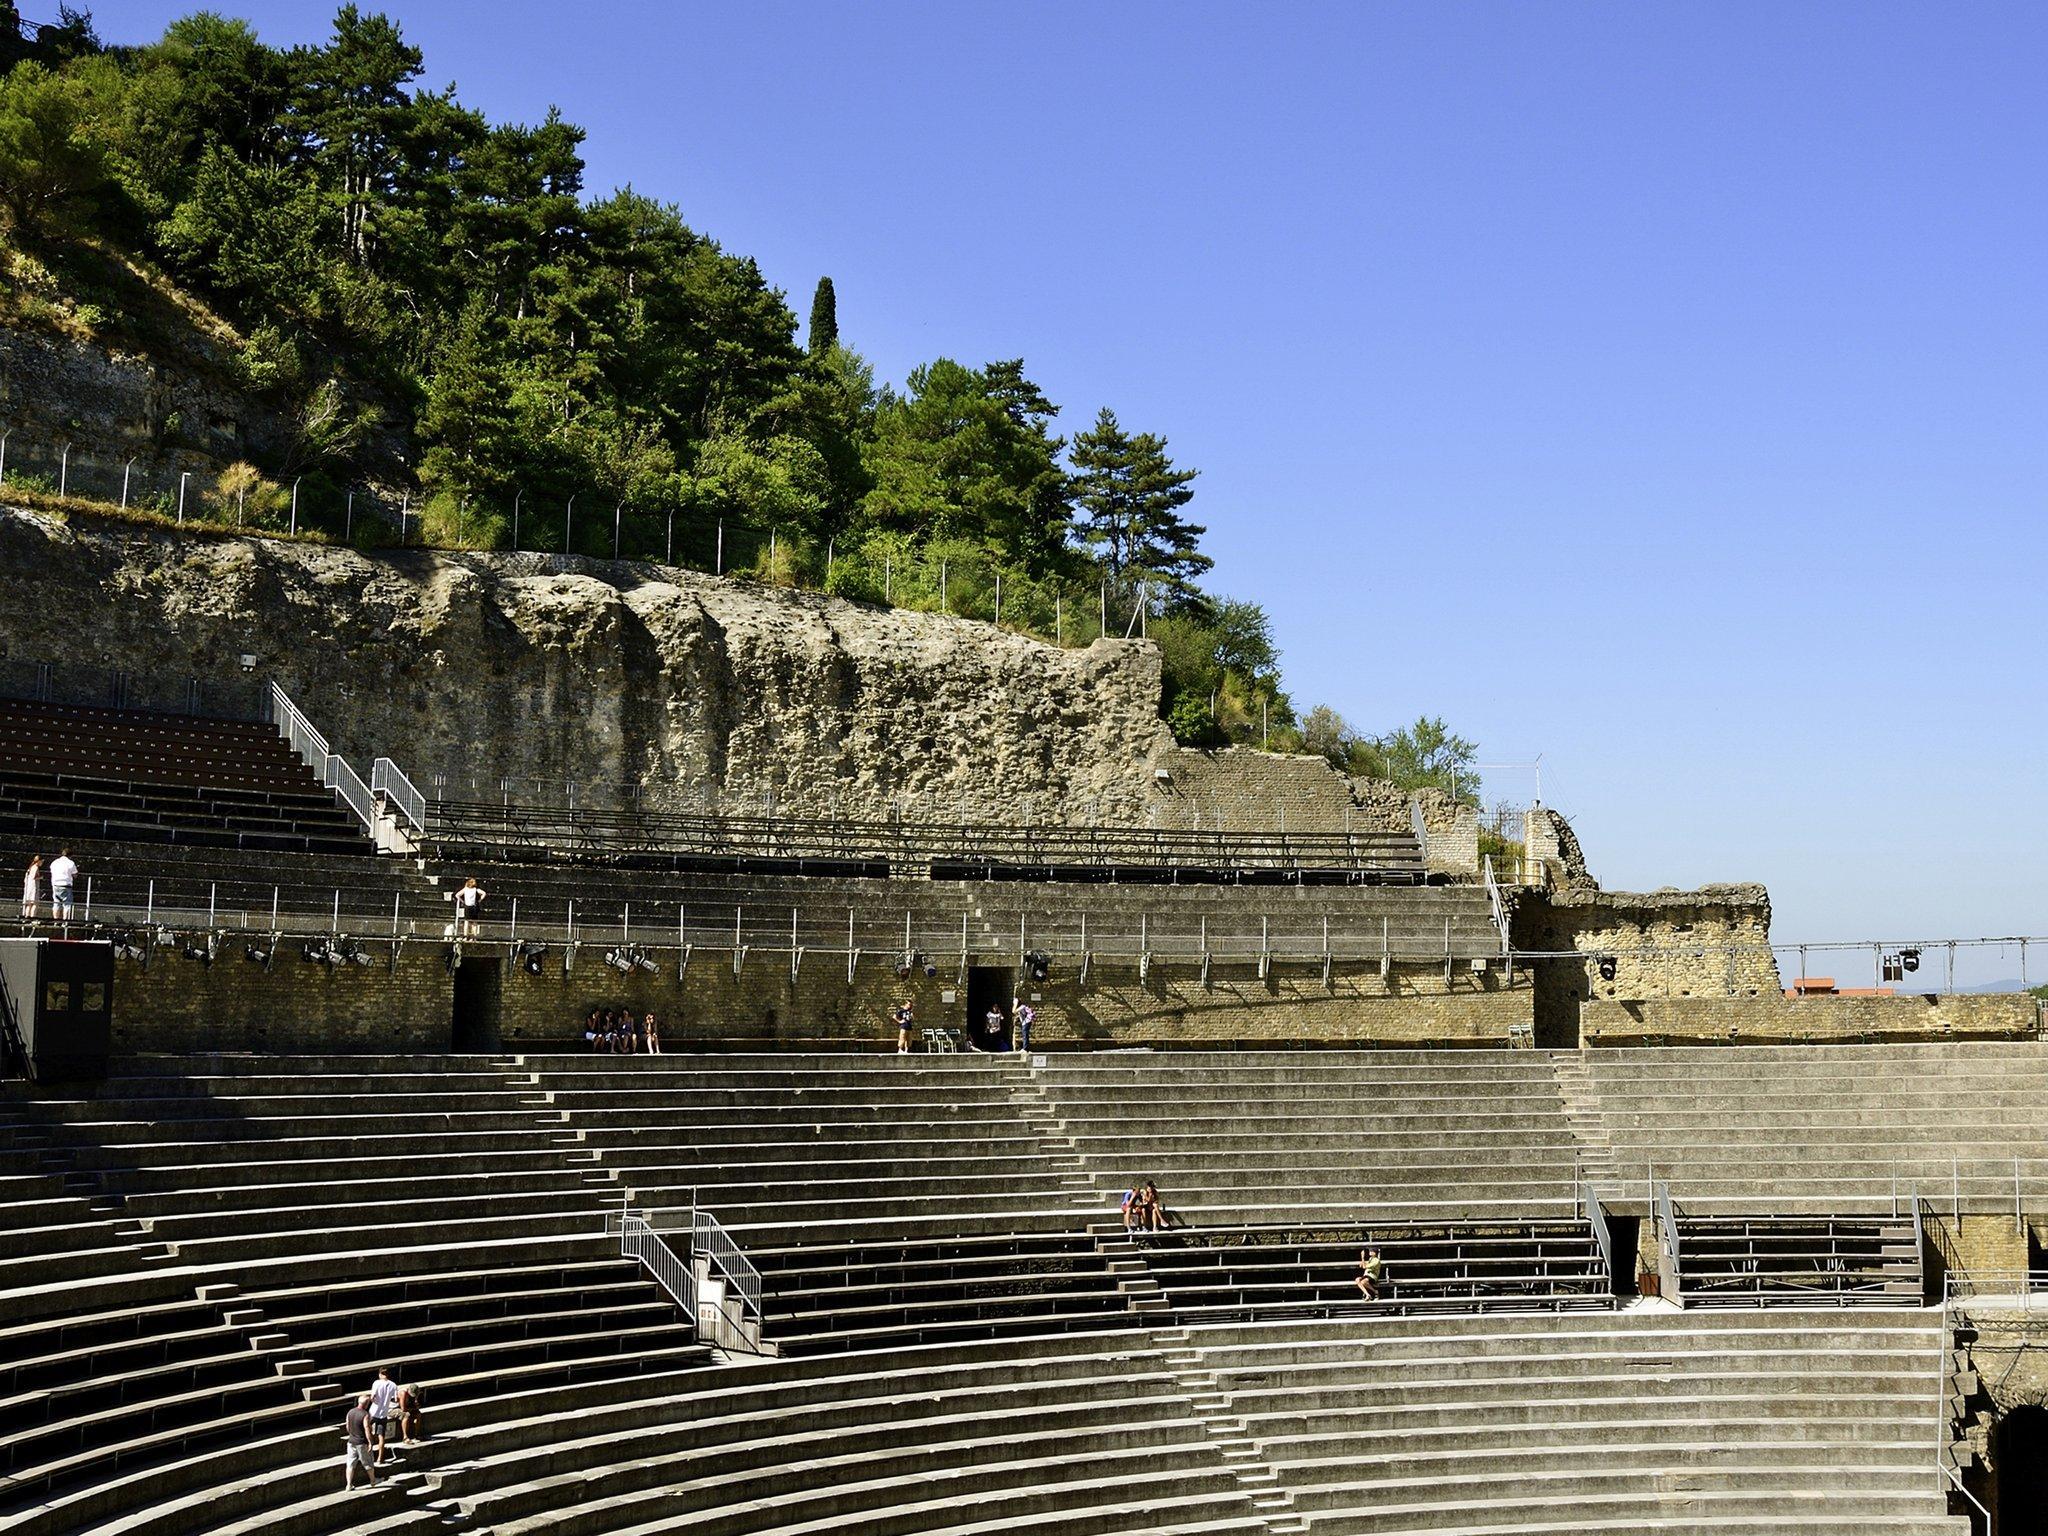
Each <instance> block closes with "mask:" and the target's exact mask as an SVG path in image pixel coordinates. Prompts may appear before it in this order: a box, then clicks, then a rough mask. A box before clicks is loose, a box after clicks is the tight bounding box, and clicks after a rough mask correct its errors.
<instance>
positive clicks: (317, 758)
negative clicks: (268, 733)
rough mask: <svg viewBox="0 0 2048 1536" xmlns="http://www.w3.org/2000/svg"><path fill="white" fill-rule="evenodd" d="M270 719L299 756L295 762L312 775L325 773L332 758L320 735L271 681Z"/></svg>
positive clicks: (289, 696)
mask: <svg viewBox="0 0 2048 1536" xmlns="http://www.w3.org/2000/svg"><path fill="white" fill-rule="evenodd" d="M270 718H271V722H272V723H273V724H274V725H276V727H277V733H278V735H280V736H282V737H283V738H284V739H285V741H286V742H287V743H288V744H289V745H290V746H291V749H292V750H293V751H294V752H296V753H298V754H299V760H300V761H301V762H303V763H304V764H305V765H306V766H307V767H308V768H310V769H312V770H313V771H314V772H315V773H319V774H324V773H325V772H326V771H327V759H328V758H329V757H330V756H331V755H332V751H331V749H330V748H329V747H328V745H327V738H326V737H325V736H323V735H322V734H321V733H320V732H319V731H318V730H317V729H316V728H315V727H314V725H313V722H312V721H310V720H308V719H307V718H306V716H305V712H304V711H303V710H301V709H300V708H299V706H298V705H296V704H294V703H293V702H292V700H291V695H290V694H288V693H286V692H285V691H284V689H283V688H281V687H279V686H278V685H277V684H276V683H275V682H273V683H272V684H271V685H270Z"/></svg>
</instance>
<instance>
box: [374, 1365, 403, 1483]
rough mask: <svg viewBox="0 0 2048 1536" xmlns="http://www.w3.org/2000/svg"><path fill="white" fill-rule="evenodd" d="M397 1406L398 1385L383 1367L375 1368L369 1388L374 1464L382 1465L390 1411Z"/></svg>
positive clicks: (387, 1438) (387, 1437) (389, 1425)
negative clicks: (375, 1378) (374, 1378)
mask: <svg viewBox="0 0 2048 1536" xmlns="http://www.w3.org/2000/svg"><path fill="white" fill-rule="evenodd" d="M397 1406H398V1383H397V1382H395V1381H393V1380H392V1379H391V1372H390V1370H389V1369H388V1368H386V1367H384V1366H381V1365H380V1366H378V1367H377V1380H376V1381H375V1382H374V1383H373V1384H372V1385H371V1387H370V1443H371V1444H372V1445H373V1446H375V1447H376V1451H377V1456H376V1464H377V1465H378V1466H380V1467H381V1466H382V1465H383V1464H384V1444H385V1442H386V1441H387V1440H389V1439H390V1438H391V1415H392V1410H393V1409H395V1408H396V1407H397Z"/></svg>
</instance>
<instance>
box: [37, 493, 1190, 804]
mask: <svg viewBox="0 0 2048 1536" xmlns="http://www.w3.org/2000/svg"><path fill="white" fill-rule="evenodd" d="M0 569H4V570H5V571H6V572H7V574H8V577H9V591H10V593H11V594H13V595H12V596H11V597H10V598H8V599H5V600H0V664H6V663H12V664H15V665H14V668H13V670H16V671H18V670H19V668H20V664H23V663H27V662H31V661H46V660H56V661H59V662H72V663H76V664H77V665H78V666H79V667H80V668H95V667H96V668H120V669H124V670H127V671H130V672H133V673H135V674H137V675H138V676H139V677H142V678H162V677H165V676H172V677H176V678H178V679H183V678H184V677H187V676H191V677H197V678H199V679H201V680H202V682H203V683H205V684H207V685H209V686H212V685H220V686H233V687H236V688H240V689H242V690H243V691H244V692H252V691H253V690H252V688H251V686H250V685H251V684H253V683H254V682H256V681H259V680H262V679H267V678H272V677H274V678H276V679H277V680H278V681H279V682H280V683H281V684H283V686H284V687H285V689H286V690H287V691H288V692H289V693H290V694H291V695H292V697H293V698H294V699H295V700H296V701H297V703H298V704H299V705H300V707H301V708H302V709H304V710H305V711H306V713H307V715H308V716H309V717H310V718H311V719H312V720H313V722H314V723H315V724H316V725H318V726H319V727H320V728H321V730H322V731H324V732H325V733H326V734H327V736H328V738H329V740H330V742H331V744H332V745H333V747H334V750H336V751H337V752H340V753H341V754H342V755H343V756H344V757H346V758H348V759H349V761H350V762H351V764H353V765H354V766H355V767H356V769H357V770H358V771H359V772H363V773H364V774H365V775H366V776H367V772H368V769H369V765H370V762H371V760H372V759H373V758H375V757H377V756H380V755H388V756H390V757H392V758H394V759H396V760H397V761H398V762H399V764H400V765H401V766H402V767H403V768H404V769H405V770H406V771H407V773H408V774H410V775H411V777H412V778H413V780H414V782H415V783H416V784H418V785H419V786H420V787H421V789H422V790H430V789H431V785H432V781H433V779H434V777H435V776H436V775H441V776H444V777H445V779H446V780H447V781H448V790H447V792H448V793H449V794H450V795H451V796H452V795H456V794H458V793H471V794H477V795H481V796H484V797H486V798H491V799H495V798H498V796H499V794H500V787H499V786H500V781H501V780H510V781H511V793H513V794H514V795H515V796H516V797H518V798H522V799H529V800H531V799H535V798H546V799H550V800H556V801H559V800H560V798H561V797H562V796H563V795H564V794H565V793H566V790H565V786H566V785H567V784H568V783H570V782H572V781H573V782H574V783H575V784H576V785H577V787H578V795H579V798H580V799H581V800H582V801H584V802H586V803H618V802H620V801H622V800H623V799H625V798H627V797H628V796H629V795H630V794H631V793H632V792H634V791H636V790H637V791H638V792H639V793H640V794H641V795H643V796H644V801H645V803H646V804H648V805H649V806H651V807H657V808H662V809H671V810H686V811H716V812H724V813H730V814H759V813H763V812H766V811H768V810H770V809H771V808H772V809H773V810H775V811H776V812H778V813H784V814H806V815H820V816H828V815H835V814H836V815H845V816H864V817H872V818H881V817H886V816H888V815H890V814H892V813H900V814H902V815H905V816H908V817H914V818H929V819H933V820H939V821H960V820H965V821H992V822H999V823H1030V822H1046V821H1067V822H1072V821H1083V820H1089V819H1098V818H1099V819H1100V820H1102V821H1105V822H1109V823H1111V824H1122V825H1144V824H1145V822H1146V819H1147V811H1148V808H1149V805H1150V803H1151V800H1152V797H1153V793H1154V791H1153V787H1152V786H1153V783H1154V778H1153V772H1152V769H1153V765H1154V764H1155V763H1156V762H1158V761H1159V760H1160V759H1161V758H1162V757H1163V756H1165V755H1166V754H1168V753H1170V752H1171V751H1172V750H1173V744H1172V739H1171V737H1170V735H1169V734H1168V732H1167V730H1166V727H1165V725H1164V723H1163V722H1162V721H1161V720H1160V719H1159V717H1158V710H1157V699H1158V694H1159V654H1158V651H1157V648H1156V647H1154V646H1153V645H1151V644H1150V643H1149V642H1136V641H1131V642H1125V641H1098V642H1097V643H1096V644H1094V645H1092V646H1090V647H1089V648H1087V649H1086V650H1062V649H1058V648H1056V647H1053V646H1049V645H1044V644H1041V643H1039V642H1037V641H1034V640H1030V639H1027V638H1025V637H1023V636H1020V635H1015V634H1009V633H1005V632H1003V631H999V630H997V629H996V628H994V627H993V626H991V625H987V624H974V623H965V622H962V621H959V620H956V619H948V618H944V617H940V616H937V615H931V614H919V613H909V612H904V611H901V610H882V609H874V608H867V607H863V606H860V605H856V604H852V603H847V602H843V601H840V600H837V599H833V598H827V597H824V596H822V595H820V594H816V593H809V592H792V591H784V590H780V589H775V588H767V587H762V586H758V585H755V584H752V583H747V582H740V581H733V580H723V581H721V580H718V579H716V578H713V577H709V576H703V575H699V574H697V573H694V572H689V571H682V570H675V569H669V568H662V567H655V566H648V565H635V564H611V563H607V562H597V561H586V560H580V559H577V560H568V561H564V560H562V559H560V558H559V557H542V556H533V555H478V554H459V553H438V552H431V551H391V552H385V553H381V554H378V555H375V556H371V555H364V554H358V553H356V552H354V551H351V550H346V549H337V548H330V547H326V546H322V545H315V544H298V543H291V542H287V541H282V540H274V539H255V538H240V537H226V536H181V535H177V534H173V533H169V532H158V531H155V530H152V529H148V528H145V527H142V526H140V525H135V524H128V523H122V522H117V521H106V522H101V521H99V520H96V519H91V518H87V517H78V518H74V519H72V520H70V521H68V522H67V521H63V520H58V519H53V518H49V517H44V516H41V515H37V514H33V513H24V512H7V511H0ZM243 655H249V656H252V657H253V658H254V662H253V672H252V674H251V675H250V676H249V677H247V678H245V677H244V676H243V673H242V668H241V666H240V663H239V660H238V658H240V657H241V656H243Z"/></svg>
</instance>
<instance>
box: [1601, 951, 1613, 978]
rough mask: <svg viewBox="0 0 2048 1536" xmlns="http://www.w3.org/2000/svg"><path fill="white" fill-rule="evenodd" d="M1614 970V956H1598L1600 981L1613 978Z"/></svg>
mask: <svg viewBox="0 0 2048 1536" xmlns="http://www.w3.org/2000/svg"><path fill="white" fill-rule="evenodd" d="M1614 971H1615V962H1614V956H1612V955H1602V956H1601V957H1600V979H1601V980H1602V981H1612V980H1614Z"/></svg>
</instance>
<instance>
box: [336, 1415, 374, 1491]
mask: <svg viewBox="0 0 2048 1536" xmlns="http://www.w3.org/2000/svg"><path fill="white" fill-rule="evenodd" d="M342 1433H343V1436H344V1437H345V1438H346V1440H347V1442H348V1444H347V1448H346V1449H345V1450H344V1452H343V1456H342V1463H341V1465H342V1477H343V1479H344V1481H343V1484H342V1491H343V1492H344V1493H354V1492H355V1491H356V1468H357V1467H361V1468H362V1469H363V1476H364V1477H366V1478H368V1479H369V1486H370V1487H372V1488H374V1487H376V1486H377V1469H376V1468H375V1467H373V1466H372V1465H370V1394H369V1393H367V1392H365V1393H364V1394H363V1395H362V1396H361V1397H359V1398H357V1399H356V1405H355V1407H353V1408H351V1409H349V1411H348V1417H347V1418H346V1419H344V1420H343V1421H342Z"/></svg>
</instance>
